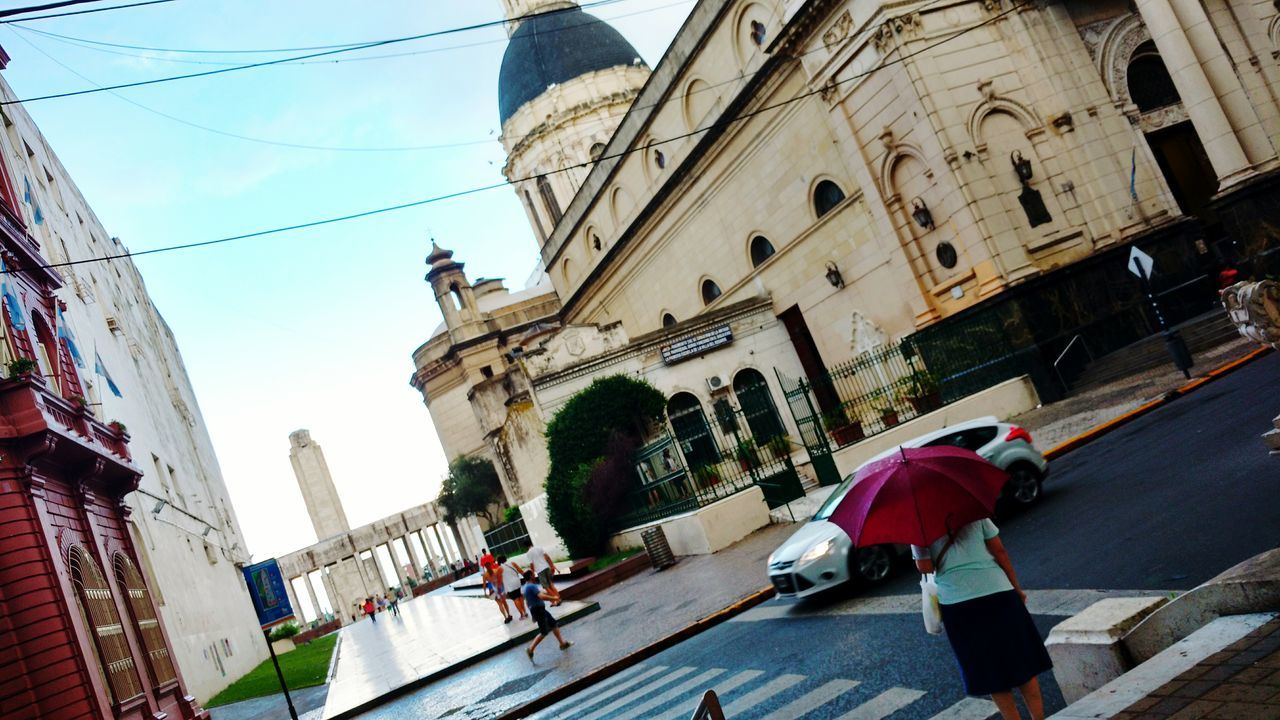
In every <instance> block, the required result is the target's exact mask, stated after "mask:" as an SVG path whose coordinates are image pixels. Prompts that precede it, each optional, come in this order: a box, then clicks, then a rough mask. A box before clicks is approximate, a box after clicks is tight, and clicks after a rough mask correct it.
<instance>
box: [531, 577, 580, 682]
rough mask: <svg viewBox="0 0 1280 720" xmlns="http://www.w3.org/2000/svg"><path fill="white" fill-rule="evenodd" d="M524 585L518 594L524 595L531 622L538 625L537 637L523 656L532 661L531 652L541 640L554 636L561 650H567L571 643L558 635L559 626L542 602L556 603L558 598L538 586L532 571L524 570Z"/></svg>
mask: <svg viewBox="0 0 1280 720" xmlns="http://www.w3.org/2000/svg"><path fill="white" fill-rule="evenodd" d="M522 580H523V581H524V585H523V586H522V587H521V588H520V592H521V593H522V594H523V595H524V601H525V603H526V604H528V606H529V612H530V613H533V621H534V622H536V623H537V624H538V636H537V637H535V638H534V639H533V643H532V644H530V645H529V647H528V648H527V649H526V650H525V651H524V654H525V655H528V656H529V659H530V660H533V651H534V650H537V649H538V645H539V644H540V643H542V639H543V638H545V637H546V636H547V635H555V636H556V640H558V641H559V642H560V649H561V650H568V649H569V647H570V646H572V645H573V643H571V642H569V641H568V640H565V639H564V636H563V635H561V634H560V624H559V623H557V622H556V619H555V617H554V616H553V615H552V614H551V611H550V610H548V609H547V604H546V603H545V602H543V601H544V600H552V601H556V602H558V601H559V600H560V596H559V595H557V594H555V593H551V592H547V591H546V590H544V589H542V586H541V585H540V584H538V579H537V576H536V575H534V574H533V570H525V571H524V575H523V577H522Z"/></svg>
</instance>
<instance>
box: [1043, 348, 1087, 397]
mask: <svg viewBox="0 0 1280 720" xmlns="http://www.w3.org/2000/svg"><path fill="white" fill-rule="evenodd" d="M1076 343H1079V347H1081V348H1083V349H1084V352H1085V355H1087V356H1088V357H1089V362H1093V353H1092V352H1091V351H1090V350H1089V343H1087V342H1085V340H1084V336H1083V335H1076V336H1075V337H1073V338H1071V341H1070V342H1068V343H1067V346H1066V347H1065V348H1063V349H1062V352H1061V353H1058V357H1057V359H1055V360H1054V361H1053V372H1054V374H1056V375H1057V376H1058V382H1059V383H1062V392H1064V393H1066V392H1071V384H1070V383H1068V382H1067V380H1066V378H1065V377H1063V375H1062V368H1061V365H1062V361H1063V360H1064V359H1065V358H1066V357H1067V354H1068V353H1070V352H1071V349H1072V348H1074V347H1076V346H1077V345H1076Z"/></svg>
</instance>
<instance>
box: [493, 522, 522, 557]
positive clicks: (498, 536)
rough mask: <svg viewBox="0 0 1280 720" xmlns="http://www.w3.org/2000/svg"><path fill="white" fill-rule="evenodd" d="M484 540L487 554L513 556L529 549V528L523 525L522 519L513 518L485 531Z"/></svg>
mask: <svg viewBox="0 0 1280 720" xmlns="http://www.w3.org/2000/svg"><path fill="white" fill-rule="evenodd" d="M484 542H485V547H487V548H488V549H489V554H491V555H493V556H494V557H497V556H499V555H506V556H507V557H514V556H516V555H519V554H520V553H523V552H525V551H526V550H528V549H529V530H528V528H526V527H525V525H524V520H513V521H511V522H509V523H507V524H505V525H499V526H498V527H496V528H494V529H492V530H490V531H489V532H487V533H485V534H484Z"/></svg>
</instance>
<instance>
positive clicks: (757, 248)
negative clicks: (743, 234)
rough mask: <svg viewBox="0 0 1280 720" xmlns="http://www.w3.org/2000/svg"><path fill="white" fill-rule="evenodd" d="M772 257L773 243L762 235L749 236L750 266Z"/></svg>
mask: <svg viewBox="0 0 1280 720" xmlns="http://www.w3.org/2000/svg"><path fill="white" fill-rule="evenodd" d="M771 257H773V243H771V242H769V239H768V238H766V237H764V236H763V235H757V236H755V237H753V238H751V266H752V267H757V266H759V265H760V263H762V262H764V261H765V260H768V259H769V258H771Z"/></svg>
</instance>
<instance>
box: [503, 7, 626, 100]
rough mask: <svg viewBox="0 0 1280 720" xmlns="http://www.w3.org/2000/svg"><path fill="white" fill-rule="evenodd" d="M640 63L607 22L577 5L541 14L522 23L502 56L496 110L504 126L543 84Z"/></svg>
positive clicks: (546, 85)
mask: <svg viewBox="0 0 1280 720" xmlns="http://www.w3.org/2000/svg"><path fill="white" fill-rule="evenodd" d="M633 64H641V65H643V64H644V61H643V60H641V59H640V54H639V53H637V52H636V49H635V48H634V47H632V46H631V43H629V42H627V39H626V38H624V37H622V34H621V33H619V32H618V31H617V30H614V29H613V28H612V27H610V26H609V25H608V24H607V23H605V22H604V21H602V20H600V19H599V18H597V17H594V16H592V15H589V14H587V13H585V12H583V11H582V9H581V8H578V7H572V8H565V9H563V10H555V11H552V12H546V13H541V14H538V15H534V16H533V17H530V18H527V19H525V20H522V21H521V22H520V26H519V27H517V28H516V31H515V32H514V33H513V34H512V35H511V42H510V43H509V44H508V45H507V50H506V52H505V53H504V54H503V56H502V69H501V70H500V71H499V73H498V111H499V115H500V116H501V122H502V124H504V125H505V124H506V122H507V120H509V119H510V118H511V116H512V115H515V114H516V111H517V110H519V109H520V108H521V106H523V105H524V104H525V103H527V102H529V101H530V100H533V99H534V98H536V97H538V96H539V95H541V94H542V93H544V92H546V90H547V88H548V87H550V86H552V85H555V84H558V83H562V82H567V81H569V80H572V79H574V78H576V77H581V76H582V75H585V74H587V73H589V72H595V71H596V70H605V69H608V68H611V67H617V66H619V65H633Z"/></svg>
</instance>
